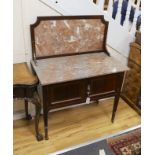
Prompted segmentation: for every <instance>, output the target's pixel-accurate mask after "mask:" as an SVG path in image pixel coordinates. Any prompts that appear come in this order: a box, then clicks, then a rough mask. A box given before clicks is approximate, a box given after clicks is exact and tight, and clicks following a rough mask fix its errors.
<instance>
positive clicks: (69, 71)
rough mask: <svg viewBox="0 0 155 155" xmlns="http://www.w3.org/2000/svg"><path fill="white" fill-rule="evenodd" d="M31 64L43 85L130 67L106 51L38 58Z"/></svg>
mask: <svg viewBox="0 0 155 155" xmlns="http://www.w3.org/2000/svg"><path fill="white" fill-rule="evenodd" d="M31 64H32V66H33V68H34V70H35V72H36V74H37V76H38V78H39V81H40V83H41V85H49V84H56V83H61V82H67V81H73V80H80V79H84V78H90V77H95V76H101V75H107V74H112V73H119V72H124V71H126V70H128V67H127V66H126V65H124V64H122V63H120V62H119V61H118V60H116V59H115V58H113V57H109V56H107V55H106V54H105V53H104V52H99V53H90V54H81V55H72V56H63V57H55V58H47V59H39V60H37V65H36V64H35V63H34V61H33V60H31Z"/></svg>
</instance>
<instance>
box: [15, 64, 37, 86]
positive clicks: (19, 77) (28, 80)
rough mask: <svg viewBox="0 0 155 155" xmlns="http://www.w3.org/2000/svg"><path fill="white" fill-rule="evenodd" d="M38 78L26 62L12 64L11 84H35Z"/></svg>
mask: <svg viewBox="0 0 155 155" xmlns="http://www.w3.org/2000/svg"><path fill="white" fill-rule="evenodd" d="M37 82H38V79H37V77H36V76H35V75H33V74H32V73H31V72H30V70H29V68H28V66H27V63H26V62H24V63H17V64H13V85H14V86H15V85H34V84H37Z"/></svg>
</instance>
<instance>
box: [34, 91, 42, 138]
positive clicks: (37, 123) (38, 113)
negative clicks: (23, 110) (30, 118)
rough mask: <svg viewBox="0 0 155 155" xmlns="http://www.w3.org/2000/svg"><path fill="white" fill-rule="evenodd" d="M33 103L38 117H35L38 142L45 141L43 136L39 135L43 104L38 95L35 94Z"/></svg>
mask: <svg viewBox="0 0 155 155" xmlns="http://www.w3.org/2000/svg"><path fill="white" fill-rule="evenodd" d="M33 103H34V104H35V108H36V115H35V132H36V138H37V140H38V141H41V140H43V136H42V134H40V133H39V118H40V112H41V104H40V100H39V96H38V94H37V93H36V92H35V94H34V99H33Z"/></svg>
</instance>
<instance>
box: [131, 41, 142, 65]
mask: <svg viewBox="0 0 155 155" xmlns="http://www.w3.org/2000/svg"><path fill="white" fill-rule="evenodd" d="M129 59H130V60H132V61H133V62H135V63H136V64H138V65H141V49H140V46H139V45H138V44H136V43H132V44H131V46H130V54H129Z"/></svg>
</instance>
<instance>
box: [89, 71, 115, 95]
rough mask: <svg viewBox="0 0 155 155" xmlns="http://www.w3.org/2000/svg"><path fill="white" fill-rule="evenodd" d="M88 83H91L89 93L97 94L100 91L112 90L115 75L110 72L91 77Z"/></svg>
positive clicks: (113, 88)
mask: <svg viewBox="0 0 155 155" xmlns="http://www.w3.org/2000/svg"><path fill="white" fill-rule="evenodd" d="M90 85H91V90H90V94H91V95H95V94H96V95H97V94H100V93H106V92H110V91H114V90H115V88H116V75H115V74H110V75H105V76H102V77H97V78H94V79H91V82H90Z"/></svg>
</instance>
